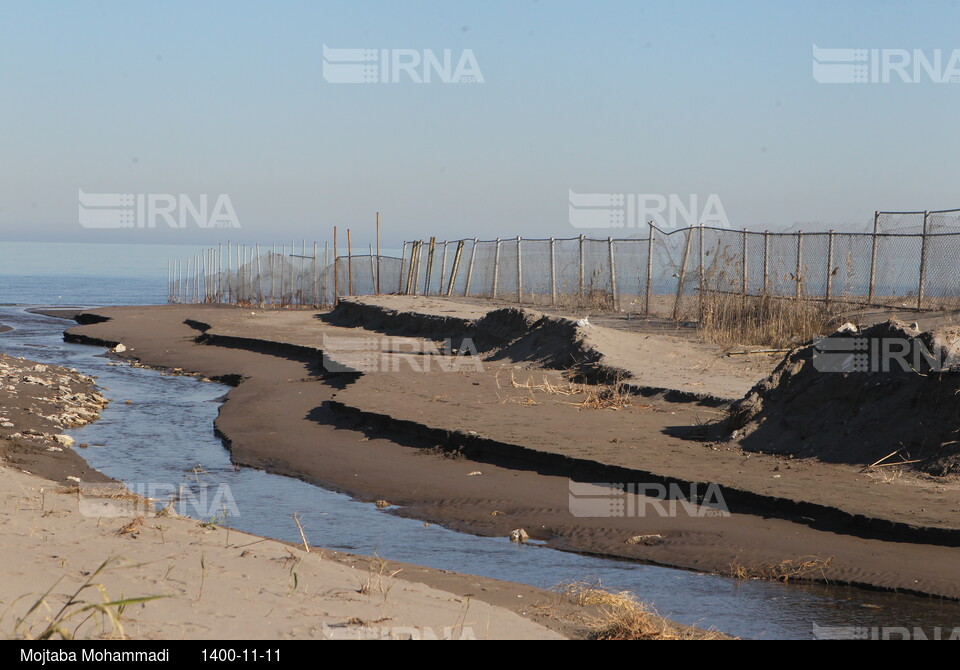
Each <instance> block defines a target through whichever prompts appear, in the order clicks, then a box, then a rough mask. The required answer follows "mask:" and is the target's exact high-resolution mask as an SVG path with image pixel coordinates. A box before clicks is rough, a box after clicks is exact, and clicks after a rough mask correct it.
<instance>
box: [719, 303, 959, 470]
mask: <svg viewBox="0 0 960 670" xmlns="http://www.w3.org/2000/svg"><path fill="white" fill-rule="evenodd" d="M958 333H960V331H958V330H957V329H940V330H936V331H933V332H925V333H921V332H919V331H917V330H915V329H914V328H912V327H911V326H908V325H907V324H904V323H902V322H899V321H895V320H891V321H889V322H887V323H882V324H877V325H875V326H872V327H870V328H868V329H866V330H863V331H859V330H858V329H856V328H854V327H852V326H847V327H845V328H843V329H841V330H840V331H838V332H837V333H835V334H834V335H831V336H830V337H828V338H824V339H823V340H820V341H818V342H814V343H813V344H811V345H809V346H807V347H804V348H801V349H796V350H794V351H793V352H791V353H790V354H789V355H788V356H787V357H786V358H785V359H784V360H783V361H782V362H781V363H780V365H779V366H778V367H777V368H776V369H775V370H774V372H773V373H772V374H771V375H770V376H769V377H768V378H767V379H765V380H764V381H762V382H760V383H759V384H757V385H756V386H755V387H754V388H753V389H752V390H751V391H750V393H749V394H748V395H747V396H746V397H745V398H743V399H742V400H740V401H738V402H736V403H734V405H733V406H732V407H731V409H730V416H729V418H728V420H727V422H726V425H725V427H726V429H727V430H729V431H730V432H731V437H732V438H733V439H739V440H740V444H741V446H742V447H743V448H744V449H747V450H750V451H762V452H764V453H776V454H785V455H787V454H789V455H793V456H796V457H801V458H803V457H816V458H819V459H820V460H823V461H828V462H837V463H853V464H862V465H868V464H871V463H874V462H875V461H877V460H879V459H882V458H884V457H885V456H887V455H888V454H890V453H891V452H897V453H896V455H894V456H891V457H890V458H888V459H886V460H885V461H884V463H892V462H898V461H901V460H907V461H918V462H916V463H912V464H911V467H914V468H918V469H921V470H924V471H926V472H929V473H931V474H937V475H947V474H952V473H958V472H960V442H958V440H960V365H958V362H960V358H958V355H957V352H958V343H960V335H958Z"/></svg>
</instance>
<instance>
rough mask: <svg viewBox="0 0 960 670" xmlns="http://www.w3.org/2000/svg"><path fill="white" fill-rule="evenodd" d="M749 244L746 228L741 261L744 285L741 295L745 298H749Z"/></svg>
mask: <svg viewBox="0 0 960 670" xmlns="http://www.w3.org/2000/svg"><path fill="white" fill-rule="evenodd" d="M747 242H748V237H747V229H746V228H744V229H743V258H742V259H741V260H742V261H743V284H742V286H741V287H740V289H741V290H740V295H742V296H743V297H744V298H746V297H747V272H748V268H747Z"/></svg>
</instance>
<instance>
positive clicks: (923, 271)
mask: <svg viewBox="0 0 960 670" xmlns="http://www.w3.org/2000/svg"><path fill="white" fill-rule="evenodd" d="M929 225H930V212H924V213H923V237H921V238H920V286H919V287H918V288H917V309H923V289H924V286H925V285H926V283H927V233H928V231H929V230H930V229H929Z"/></svg>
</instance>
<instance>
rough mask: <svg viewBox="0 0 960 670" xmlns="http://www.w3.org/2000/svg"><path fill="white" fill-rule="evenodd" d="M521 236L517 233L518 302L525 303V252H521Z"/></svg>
mask: <svg viewBox="0 0 960 670" xmlns="http://www.w3.org/2000/svg"><path fill="white" fill-rule="evenodd" d="M520 240H521V237H520V236H519V235H517V302H518V303H523V254H521V253H520Z"/></svg>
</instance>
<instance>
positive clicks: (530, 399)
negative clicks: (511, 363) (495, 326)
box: [496, 370, 650, 410]
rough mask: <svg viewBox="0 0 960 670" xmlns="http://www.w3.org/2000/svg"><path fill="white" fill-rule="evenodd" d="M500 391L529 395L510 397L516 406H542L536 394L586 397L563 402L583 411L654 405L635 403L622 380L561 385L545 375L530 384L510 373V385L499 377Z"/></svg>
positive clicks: (645, 407)
mask: <svg viewBox="0 0 960 670" xmlns="http://www.w3.org/2000/svg"><path fill="white" fill-rule="evenodd" d="M496 382H497V388H501V389H502V388H513V389H522V390H524V391H526V392H527V393H526V395H523V396H519V397H517V396H507V398H506V400H505V402H513V403H517V404H519V405H526V406H533V405H539V404H540V403H539V402H538V401H537V400H536V398H535V397H534V392H537V393H543V394H546V395H553V396H561V397H570V398H572V397H574V396H583V397H582V398H581V399H580V400H576V401H573V400H570V401H561V402H563V403H564V404H567V405H573V406H574V407H578V408H580V409H611V410H619V409H624V408H626V407H635V408H639V409H648V408H649V407H650V405H645V404H636V403H634V396H633V394H632V393H631V392H630V390H629V388H628V387H627V385H626V384H624V383H623V382H622V381H621V380H616V381H614V383H612V384H580V383H577V382H571V381H566V380H565V381H562V382H559V383H554V382H551V381H550V379H549V378H548V377H547V376H546V375H544V377H543V380H542V381H541V382H539V383H537V382H535V381H534V379H533V377H532V376H531V377H528V378H527V380H526V381H523V382H518V381H517V379H516V372H515V371H513V370H511V371H510V380H509V382H503V383H501V380H500V374H499V373H497V376H496Z"/></svg>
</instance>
